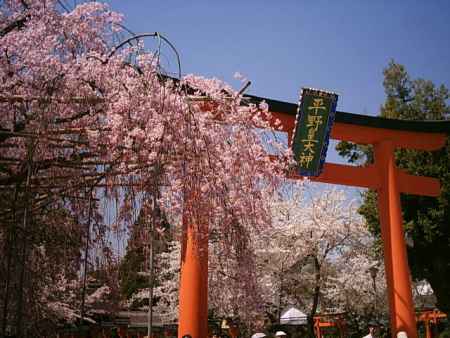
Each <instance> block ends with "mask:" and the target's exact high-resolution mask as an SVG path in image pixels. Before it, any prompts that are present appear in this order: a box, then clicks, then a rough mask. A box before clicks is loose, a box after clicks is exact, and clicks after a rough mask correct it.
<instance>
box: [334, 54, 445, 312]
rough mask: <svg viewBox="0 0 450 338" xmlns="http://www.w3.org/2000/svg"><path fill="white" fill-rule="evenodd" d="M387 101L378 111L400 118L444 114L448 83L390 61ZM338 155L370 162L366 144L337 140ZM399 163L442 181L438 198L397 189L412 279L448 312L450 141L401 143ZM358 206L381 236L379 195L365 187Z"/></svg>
mask: <svg viewBox="0 0 450 338" xmlns="http://www.w3.org/2000/svg"><path fill="white" fill-rule="evenodd" d="M383 85H384V88H385V92H386V102H385V103H384V104H383V106H382V107H381V111H380V116H381V117H385V118H393V119H403V120H447V119H448V118H449V113H450V107H449V105H448V104H447V101H448V99H449V92H448V89H447V88H445V87H444V86H443V85H441V86H439V87H436V86H435V85H434V84H433V83H432V82H431V81H427V80H423V79H414V80H413V79H411V78H410V76H409V75H408V73H407V71H406V69H405V67H404V66H402V65H400V64H398V63H395V62H394V61H391V62H390V63H389V65H388V66H387V67H386V69H385V70H384V82H383ZM337 150H338V151H339V153H340V155H342V156H344V157H346V158H347V159H348V160H349V162H360V163H365V162H370V161H371V160H372V152H371V148H370V147H366V146H359V145H355V144H351V143H349V142H341V143H339V144H338V146H337ZM395 157H396V164H397V166H398V167H399V168H401V169H404V170H406V171H407V172H409V173H411V174H415V175H422V176H431V177H436V178H438V179H439V180H440V181H441V187H442V190H441V195H440V196H439V197H437V198H433V197H425V196H412V195H405V194H402V195H401V204H402V211H403V219H404V225H405V231H406V234H407V236H408V237H410V238H411V239H412V242H411V243H410V244H411V245H409V246H408V257H409V265H410V267H411V271H412V275H413V277H414V278H416V279H426V280H428V281H429V282H430V284H431V286H432V288H433V290H434V292H435V295H436V297H437V306H438V307H439V309H440V310H442V311H444V312H446V313H450V283H448V280H449V278H450V260H449V252H450V208H449V203H450V145H449V142H448V141H447V143H446V146H445V147H444V148H442V149H441V150H439V151H436V152H419V151H415V150H404V149H399V150H397V151H396V153H395ZM363 197H364V202H363V204H362V206H361V207H360V209H359V212H360V213H361V214H362V215H363V216H364V217H365V218H366V220H367V222H368V224H369V227H370V229H371V230H372V231H373V232H374V233H375V234H377V235H378V236H380V226H379V219H378V212H377V196H376V193H375V192H374V191H367V192H365V193H363Z"/></svg>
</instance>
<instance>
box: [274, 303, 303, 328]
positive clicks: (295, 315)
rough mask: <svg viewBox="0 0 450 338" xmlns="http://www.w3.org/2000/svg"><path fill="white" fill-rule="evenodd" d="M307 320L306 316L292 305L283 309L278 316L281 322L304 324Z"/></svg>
mask: <svg viewBox="0 0 450 338" xmlns="http://www.w3.org/2000/svg"><path fill="white" fill-rule="evenodd" d="M307 322H308V316H307V315H306V314H304V313H303V312H301V311H300V310H299V309H296V308H295V307H293V306H291V307H290V308H289V309H287V310H286V311H284V312H283V313H282V314H281V317H280V323H281V324H288V325H305V324H306V323H307Z"/></svg>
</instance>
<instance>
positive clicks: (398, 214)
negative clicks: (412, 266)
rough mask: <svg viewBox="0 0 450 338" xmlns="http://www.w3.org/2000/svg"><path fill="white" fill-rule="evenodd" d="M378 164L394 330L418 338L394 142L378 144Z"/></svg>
mask: <svg viewBox="0 0 450 338" xmlns="http://www.w3.org/2000/svg"><path fill="white" fill-rule="evenodd" d="M375 165H376V167H377V168H378V174H379V177H380V181H381V182H380V183H381V185H380V187H379V188H378V189H377V191H378V211H379V214H380V223H381V236H382V238H383V248H384V263H385V270H386V282H387V284H388V293H389V308H390V317H391V318H390V323H391V330H392V332H399V331H405V332H406V333H407V334H408V337H410V338H417V329H416V317H415V312H414V303H413V298H412V292H411V282H410V278H411V277H410V272H409V266H408V258H407V253H406V245H405V239H404V232H403V224H402V223H403V222H402V210H401V205H400V190H399V186H398V177H397V176H398V175H397V169H396V167H395V158H394V147H393V144H392V142H390V141H382V142H380V143H378V144H375Z"/></svg>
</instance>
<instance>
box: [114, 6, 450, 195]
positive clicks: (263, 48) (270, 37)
mask: <svg viewBox="0 0 450 338" xmlns="http://www.w3.org/2000/svg"><path fill="white" fill-rule="evenodd" d="M106 2H108V3H109V4H110V5H111V7H112V9H114V10H116V11H118V12H121V13H123V14H124V15H125V24H126V26H127V27H128V28H130V29H131V30H133V31H134V32H136V33H143V32H154V31H158V32H160V33H162V34H163V35H164V36H165V37H167V38H168V39H169V40H170V41H171V42H172V43H173V44H174V45H175V47H176V48H177V50H178V52H179V53H180V56H181V65H182V73H183V74H188V73H195V74H199V75H203V76H207V77H217V78H220V79H222V80H225V81H226V82H228V83H230V84H231V85H233V86H234V87H235V88H240V86H241V85H242V84H241V83H240V82H238V81H237V80H235V79H234V78H233V75H234V73H235V72H240V73H242V74H243V75H245V76H246V77H247V78H248V79H250V80H251V81H252V85H251V87H250V88H249V90H248V91H247V93H250V94H254V95H258V96H263V97H268V98H272V99H278V100H283V101H288V102H297V100H298V94H299V91H300V88H301V87H304V86H305V87H314V88H322V89H328V90H332V91H335V92H337V93H339V95H340V97H339V102H338V110H340V111H347V112H351V113H357V114H365V115H377V114H378V112H379V107H380V105H381V104H382V103H383V101H384V90H383V85H382V83H383V74H382V71H383V68H384V67H386V65H387V64H388V62H389V60H390V59H394V60H395V61H397V62H399V63H402V64H404V65H405V66H406V67H407V70H408V71H409V72H410V74H411V76H412V77H413V78H417V77H422V78H425V79H430V80H432V81H434V82H435V83H436V84H444V85H446V86H447V87H450V43H449V40H450V1H448V0H440V1H438V0H430V1H418V0H409V1H406V0H402V1H400V0H398V1H383V0H377V1H369V0H340V1H331V0H329V1H324V0H316V1H311V0H310V1H306V0H296V1H295V0H279V1H261V0H259V1H258V0H247V1H245V0H241V1H237V0H229V1H211V0H210V1H206V0H191V1H180V0H165V1H161V0H160V1H151V0H145V1H143V0H140V1H139V0H127V1H124V0H106ZM146 43H149V44H150V45H151V43H152V42H151V40H149V41H147V42H146ZM165 55H166V56H167V60H168V62H169V63H170V65H169V66H168V68H169V70H172V71H175V70H176V67H175V66H176V62H175V57H174V55H173V54H171V52H170V50H169V49H165ZM327 161H329V162H339V163H342V162H343V160H342V159H340V158H339V156H338V155H337V154H336V152H335V151H333V143H332V144H330V148H329V152H328V155H327ZM350 190H352V191H355V189H350ZM351 195H353V196H356V195H358V194H351Z"/></svg>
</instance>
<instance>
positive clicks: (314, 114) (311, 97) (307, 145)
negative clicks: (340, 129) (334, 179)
mask: <svg viewBox="0 0 450 338" xmlns="http://www.w3.org/2000/svg"><path fill="white" fill-rule="evenodd" d="M337 99H338V96H337V94H335V93H330V92H325V91H321V90H316V89H310V88H303V89H302V93H301V97H300V102H299V105H298V110H297V116H296V118H295V130H294V137H293V139H292V140H293V142H292V150H293V152H294V158H295V160H296V162H297V165H298V171H299V174H300V175H302V176H319V175H320V173H321V172H322V168H323V164H324V162H325V157H326V154H327V149H328V142H329V138H330V132H331V127H332V125H333V122H334V116H335V114H336V105H337Z"/></svg>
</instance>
